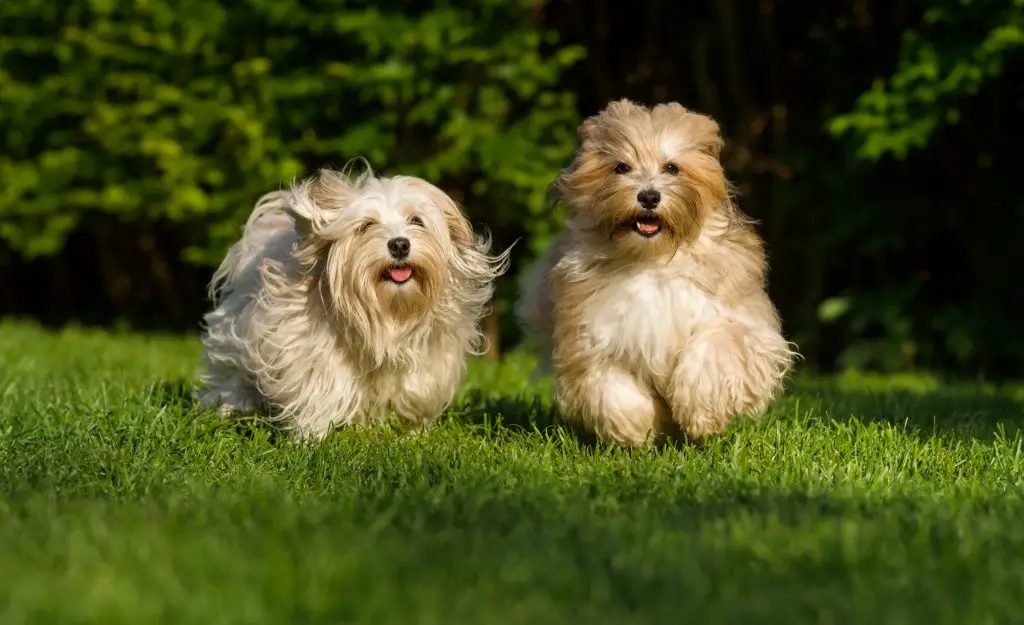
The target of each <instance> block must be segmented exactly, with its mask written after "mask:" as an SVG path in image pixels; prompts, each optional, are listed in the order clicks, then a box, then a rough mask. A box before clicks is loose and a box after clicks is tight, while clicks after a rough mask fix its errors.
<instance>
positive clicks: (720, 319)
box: [519, 101, 794, 445]
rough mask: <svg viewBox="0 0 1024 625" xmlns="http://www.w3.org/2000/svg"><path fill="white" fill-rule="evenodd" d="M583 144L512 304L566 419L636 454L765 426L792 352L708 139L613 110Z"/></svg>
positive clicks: (681, 116) (648, 113)
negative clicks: (551, 231) (738, 426)
mask: <svg viewBox="0 0 1024 625" xmlns="http://www.w3.org/2000/svg"><path fill="white" fill-rule="evenodd" d="M579 134H580V142H581V145H580V148H579V151H578V153H577V155H576V158H575V159H574V160H573V162H572V163H571V164H570V166H569V167H568V168H566V169H565V171H563V172H562V174H561V175H560V176H559V177H558V178H557V180H556V181H555V183H554V185H553V191H554V193H555V195H556V196H557V198H558V199H559V200H560V201H562V202H563V203H564V204H565V206H566V207H567V208H568V209H569V213H570V214H569V219H568V222H567V224H566V228H565V230H564V232H563V233H562V235H561V238H560V239H559V240H557V241H556V242H555V243H554V245H553V246H552V247H551V249H550V250H549V251H548V253H547V255H546V256H545V257H544V258H542V259H541V260H540V262H538V263H537V265H536V267H535V268H534V270H533V272H532V274H531V275H530V277H529V279H528V281H527V282H528V284H529V286H528V287H527V289H526V292H525V293H524V296H523V298H522V300H521V302H520V305H519V314H520V316H521V317H522V319H523V320H524V321H525V324H526V325H527V326H529V327H530V329H531V330H532V331H533V332H534V333H535V334H537V335H538V336H539V337H540V338H541V339H542V340H543V342H544V343H545V344H546V345H547V346H548V348H549V350H550V351H549V353H550V355H551V358H552V364H553V365H554V370H555V377H556V396H557V400H558V406H559V408H560V410H561V412H562V414H564V415H565V416H566V417H567V418H569V419H571V420H574V421H577V422H580V423H581V424H583V425H584V426H586V427H588V428H589V429H591V430H593V431H594V432H595V433H596V434H597V435H598V436H599V437H601V438H603V439H607V440H611V441H615V442H617V443H621V444H628V445H637V444H641V443H643V442H644V441H645V440H646V439H647V437H648V436H649V435H650V434H651V433H655V434H669V435H674V434H677V433H680V431H681V432H682V433H685V434H686V435H688V436H689V437H691V438H702V437H705V436H708V435H711V434H715V433H717V432H720V431H721V430H722V429H723V428H725V426H726V425H727V424H728V423H729V422H730V421H731V420H732V419H733V418H734V417H735V416H736V415H737V414H739V413H743V412H747V413H752V414H753V413H758V412H760V411H761V410H762V409H764V408H765V407H766V406H767V404H768V403H769V402H770V401H771V400H772V399H773V398H774V397H775V396H776V394H777V393H778V392H779V391H780V390H781V388H782V381H783V377H784V376H785V375H786V372H787V371H789V369H790V366H791V363H792V361H793V358H794V353H793V352H792V351H791V350H790V347H789V344H788V343H787V342H786V340H785V339H784V338H783V337H782V334H781V332H780V323H779V317H778V315H777V314H776V311H775V307H774V306H773V305H772V302H771V301H770V300H769V299H768V294H767V293H766V292H765V254H764V250H763V247H762V242H761V239H760V237H758V235H757V233H756V232H755V231H754V229H753V227H752V226H751V224H750V223H749V221H748V220H747V219H746V218H745V217H744V216H743V215H742V213H740V211H739V209H738V208H737V207H736V206H735V204H734V203H733V199H732V197H730V193H729V183H728V181H727V180H726V177H725V173H724V171H723V169H722V165H721V163H720V162H719V159H718V154H719V151H720V150H721V149H722V145H723V142H722V138H721V135H720V134H719V129H718V124H717V123H716V122H715V121H714V120H713V119H711V118H710V117H707V116H704V115H700V114H698V113H695V112H692V111H689V110H687V109H685V108H683V107H682V106H681V105H679V104H677V103H671V104H659V105H657V106H655V107H653V108H647V107H644V106H639V105H636V104H633V103H631V102H628V101H619V102H613V103H611V104H610V105H609V106H608V107H607V108H606V109H605V110H604V111H602V112H601V113H600V114H598V115H595V116H593V117H591V118H589V119H587V120H586V121H585V122H584V123H583V125H582V126H580V129H579Z"/></svg>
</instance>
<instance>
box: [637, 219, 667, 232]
mask: <svg viewBox="0 0 1024 625" xmlns="http://www.w3.org/2000/svg"><path fill="white" fill-rule="evenodd" d="M660 226H661V224H660V223H658V222H657V221H646V220H640V221H637V222H636V227H637V230H639V231H640V232H643V233H644V234H653V233H655V232H657V231H658V228H659V227H660Z"/></svg>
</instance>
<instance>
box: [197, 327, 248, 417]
mask: <svg viewBox="0 0 1024 625" xmlns="http://www.w3.org/2000/svg"><path fill="white" fill-rule="evenodd" d="M232 312H234V311H225V310H224V309H223V308H218V309H216V310H214V311H213V312H211V313H210V314H208V315H206V318H205V322H206V332H205V333H204V335H203V347H204V349H203V357H202V360H203V365H204V371H203V373H202V374H201V375H200V382H201V384H202V386H201V387H199V388H197V389H196V395H197V399H198V403H199V406H200V408H203V409H217V411H218V412H219V414H220V416H221V418H224V419H226V418H228V417H231V416H234V415H250V414H257V413H260V412H262V411H263V410H264V402H263V396H262V395H261V394H260V392H259V391H258V390H257V389H256V385H255V384H254V383H253V381H252V379H251V378H250V376H249V375H248V373H247V372H246V370H245V367H244V366H243V364H242V349H243V346H244V343H243V341H242V339H241V337H239V335H238V332H237V328H236V324H237V323H241V322H240V321H238V320H237V317H235V316H233V315H232V314H230V313H232Z"/></svg>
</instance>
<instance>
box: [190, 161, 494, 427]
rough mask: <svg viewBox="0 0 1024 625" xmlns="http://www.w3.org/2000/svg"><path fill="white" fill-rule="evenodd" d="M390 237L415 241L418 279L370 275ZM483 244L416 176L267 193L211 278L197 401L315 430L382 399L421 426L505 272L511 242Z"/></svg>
mask: <svg viewBox="0 0 1024 625" xmlns="http://www.w3.org/2000/svg"><path fill="white" fill-rule="evenodd" d="M414 216H415V217H417V218H418V219H419V220H420V221H419V222H411V221H410V220H411V219H412V218H413V217H414ZM365 224H369V225H365ZM361 225H362V226H363V227H362V228H360V226H361ZM395 236H405V237H407V238H409V239H410V240H411V241H412V252H411V256H410V258H409V260H410V263H411V264H412V265H413V266H414V268H415V275H416V283H415V284H411V283H410V284H406V285H402V286H398V285H396V284H392V283H386V282H382V281H381V279H380V277H381V272H382V271H384V270H386V268H387V267H388V266H389V264H392V263H393V262H394V261H393V259H391V258H390V257H389V255H388V252H387V248H386V241H387V240H388V239H389V238H392V237H395ZM489 249H490V240H489V238H487V237H486V236H480V235H477V234H474V233H473V232H472V229H471V227H470V225H469V222H468V221H467V220H466V219H465V217H464V216H463V215H462V214H461V212H460V211H459V209H458V207H457V206H456V204H455V203H454V202H453V201H452V200H451V199H450V198H449V197H448V196H447V195H446V194H444V193H443V192H441V191H440V189H437V188H436V187H434V186H433V185H430V184H429V183H427V182H426V181H423V180H421V179H419V178H414V177H409V176H396V177H393V178H380V177H376V176H374V175H373V174H372V173H370V172H367V173H366V174H365V175H363V176H361V177H358V178H354V179H353V178H352V177H350V176H348V175H347V172H344V173H338V172H333V171H330V170H323V171H321V172H320V176H319V177H317V178H311V179H309V180H305V181H303V182H301V183H299V184H296V185H294V186H293V187H292V189H291V190H289V191H276V192H272V193H268V194H266V195H264V196H263V197H261V198H260V199H259V201H258V202H257V203H256V206H255V208H254V209H253V211H252V214H251V215H250V217H249V220H248V222H247V223H246V225H245V228H244V231H243V234H242V237H241V239H240V240H239V241H238V242H237V243H236V244H235V245H234V246H232V247H231V249H230V250H229V251H228V253H227V256H226V258H225V259H224V261H223V263H222V264H221V266H220V267H219V268H218V269H217V271H216V273H215V274H214V278H213V280H212V282H211V298H212V299H213V301H214V306H215V307H214V309H213V310H212V311H211V312H210V313H208V314H207V315H206V316H205V318H204V321H205V332H204V335H203V345H204V347H205V349H204V352H203V363H204V365H205V367H204V371H203V372H202V374H201V376H200V382H201V387H200V389H198V394H199V401H200V405H201V406H203V407H208V408H213V407H216V408H218V409H219V410H220V413H221V415H222V416H224V417H228V416H230V415H237V414H252V413H269V416H271V417H272V418H273V419H275V420H277V421H278V422H279V423H280V424H281V425H282V426H283V427H284V428H286V429H290V430H294V431H295V432H297V433H298V434H299V435H301V436H310V435H311V436H314V437H318V438H319V437H323V436H324V435H326V434H327V433H328V432H330V431H331V430H332V429H333V428H334V427H335V426H339V425H346V424H354V423H368V422H370V421H372V420H375V419H379V418H382V417H383V416H385V414H386V413H387V410H388V408H389V407H390V408H391V409H392V410H393V411H394V412H395V413H396V414H397V415H398V416H399V417H400V418H401V419H402V420H403V421H404V422H406V423H408V424H410V425H413V426H416V427H425V426H427V425H429V424H430V423H431V422H432V421H433V420H434V419H435V418H436V417H437V416H439V415H440V414H441V413H442V412H443V410H444V409H445V408H446V406H447V405H448V404H449V402H450V401H451V399H452V397H453V395H454V393H455V391H456V388H457V386H458V384H459V381H460V380H461V377H462V374H463V372H464V370H465V364H466V358H467V356H468V355H469V354H472V353H475V350H477V348H478V346H479V343H480V341H481V339H482V335H481V332H480V330H479V322H480V320H481V318H482V317H483V316H484V315H485V314H486V312H487V308H488V305H489V302H490V298H491V295H492V292H493V280H494V278H495V277H497V276H498V275H500V274H501V273H503V272H504V271H505V270H506V269H507V266H508V251H507V250H506V251H505V252H504V253H502V254H499V255H496V256H492V255H490V254H489Z"/></svg>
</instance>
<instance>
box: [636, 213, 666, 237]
mask: <svg viewBox="0 0 1024 625" xmlns="http://www.w3.org/2000/svg"><path fill="white" fill-rule="evenodd" d="M661 228H662V223H661V217H658V216H657V215H641V216H640V217H637V218H636V219H634V220H633V232H636V233H637V234H639V235H640V236H642V237H644V238H650V237H653V236H655V235H657V234H658V233H659V232H661Z"/></svg>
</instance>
